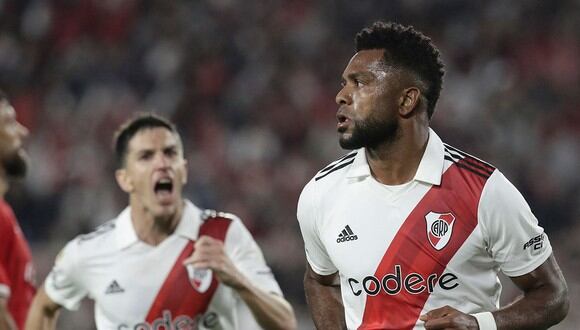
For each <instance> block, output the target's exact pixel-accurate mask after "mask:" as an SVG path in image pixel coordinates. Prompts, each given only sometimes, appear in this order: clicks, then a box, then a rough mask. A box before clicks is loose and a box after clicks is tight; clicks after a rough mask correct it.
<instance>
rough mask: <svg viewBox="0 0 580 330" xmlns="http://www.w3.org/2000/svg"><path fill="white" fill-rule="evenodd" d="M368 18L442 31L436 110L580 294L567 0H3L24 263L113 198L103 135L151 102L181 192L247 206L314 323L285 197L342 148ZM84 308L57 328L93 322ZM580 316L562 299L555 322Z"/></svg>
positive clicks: (572, 34) (3, 79)
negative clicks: (169, 140) (23, 173)
mask: <svg viewBox="0 0 580 330" xmlns="http://www.w3.org/2000/svg"><path fill="white" fill-rule="evenodd" d="M376 19H385V20H396V21H398V22H400V23H403V24H411V25H413V26H415V27H416V28H418V29H419V30H421V31H423V32H424V33H425V34H427V35H428V36H430V37H431V38H432V39H433V40H434V42H435V44H436V45H437V46H438V47H439V48H440V50H441V52H442V54H443V59H444V62H445V64H446V76H445V82H444V86H443V91H442V96H441V99H440V102H439V104H438V107H437V109H436V112H435V115H434V119H433V122H432V126H433V127H434V128H435V130H436V131H437V132H438V133H439V135H440V136H442V138H443V139H444V140H445V141H447V142H448V143H450V144H452V145H455V146H457V147H459V148H462V149H464V150H466V151H468V152H469V153H472V154H474V155H476V156H479V157H481V158H483V159H485V160H487V161H489V162H491V163H492V164H494V165H496V166H497V167H498V168H500V169H501V170H502V171H503V172H504V173H505V174H506V176H507V177H508V178H509V179H510V180H511V181H512V182H513V183H514V184H515V185H516V186H517V187H518V188H519V189H520V190H521V191H522V193H523V194H524V196H525V197H526V199H527V200H528V202H529V203H530V205H531V207H532V210H533V211H534V212H535V214H536V215H537V216H538V218H539V220H540V223H541V224H542V226H544V227H545V228H546V230H547V232H548V233H549V235H550V237H551V240H552V244H553V246H554V247H555V249H556V256H557V258H558V259H559V261H560V263H561V265H562V267H563V268H564V273H565V275H566V277H567V279H568V282H569V285H570V289H571V293H572V295H573V301H574V300H576V301H580V298H579V297H580V274H579V273H578V272H575V269H574V268H576V267H575V266H577V265H578V262H579V260H580V258H579V256H580V248H579V247H578V245H577V244H575V243H576V242H575V239H576V238H577V237H580V175H579V174H578V173H579V170H580V2H578V1H575V0H558V1H501V0H492V1H484V0H477V1H467V0H464V1H459V0H449V1H443V0H438V1H429V0H407V1H404V0H398V1H395V0H392V1H370V0H357V1H346V0H343V1H331V0H321V1H314V0H294V1H282V0H271V1H261V0H245V1H235V0H199V1H185V0H184V1H166V0H139V1H137V0H0V87H1V88H3V89H4V90H6V91H7V93H8V94H9V95H10V98H11V101H12V103H13V105H14V107H15V108H16V111H17V113H18V117H19V119H20V120H21V122H23V123H24V124H25V125H26V126H27V127H28V128H29V129H30V131H31V135H30V137H29V141H28V150H29V153H30V156H31V159H32V162H31V169H30V172H29V176H28V177H27V179H26V180H25V182H23V183H21V184H18V185H17V186H16V187H14V189H13V190H12V191H11V192H10V194H9V196H8V200H9V202H10V203H11V204H12V205H13V206H14V208H15V212H16V214H17V216H18V218H19V220H20V222H21V226H22V227H23V230H24V232H25V234H26V236H27V237H28V238H29V240H30V241H31V244H32V247H33V255H34V258H35V261H36V263H37V265H38V279H39V280H41V279H43V278H44V276H45V275H46V273H47V272H48V271H49V268H50V266H51V265H52V263H53V260H54V257H55V255H56V254H57V253H58V250H59V249H60V248H61V247H62V246H63V244H64V242H66V241H68V240H70V239H71V238H73V237H74V236H75V235H77V234H79V233H86V232H89V231H91V230H92V229H93V228H94V227H95V226H97V225H99V224H101V223H103V222H105V221H107V220H108V219H110V218H112V217H114V216H115V215H116V214H117V213H118V212H119V211H120V210H121V209H122V208H123V207H124V206H125V205H126V203H127V199H126V196H125V194H124V193H122V192H121V190H120V189H119V188H118V187H117V185H116V183H115V181H114V175H113V173H114V170H115V168H114V162H113V158H112V151H111V141H112V135H113V132H114V130H115V129H116V127H117V126H118V125H119V124H120V123H121V122H123V121H124V120H125V119H127V118H128V117H130V116H131V115H132V114H133V113H134V112H137V111H155V112H157V113H160V114H163V115H165V116H167V117H169V118H171V119H173V120H174V121H175V122H176V123H177V126H178V128H179V129H180V132H181V134H182V136H183V138H184V143H185V150H186V157H187V158H188V160H189V170H190V182H189V184H188V186H187V187H186V192H185V195H186V196H187V197H188V198H189V199H191V200H192V201H193V202H194V203H196V204H197V205H199V206H200V207H205V208H214V209H218V210H223V211H228V212H232V213H235V214H237V215H238V216H240V217H241V218H242V219H243V221H244V223H245V224H246V225H247V226H248V228H249V229H250V230H251V231H252V233H253V234H254V236H255V237H256V239H257V241H258V242H259V244H260V246H261V247H262V249H263V251H264V253H265V256H266V258H267V260H268V262H269V264H270V265H271V266H272V268H273V270H274V272H275V274H276V276H277V279H278V280H279V282H280V284H281V286H282V288H283V290H284V291H285V294H286V295H287V297H288V298H289V300H290V301H291V302H292V303H293V304H294V306H295V307H296V309H297V311H298V313H299V315H300V317H301V322H302V323H301V324H302V327H303V328H304V329H309V328H312V325H311V323H309V321H308V319H309V316H308V314H307V310H306V307H305V301H304V294H303V289H302V277H303V270H304V266H305V261H304V252H303V246H302V241H301V238H300V234H299V230H298V226H297V222H296V220H295V210H296V203H297V198H298V195H299V193H300V191H301V189H302V187H303V185H304V184H305V183H306V182H307V181H308V180H309V179H310V178H311V177H312V176H313V175H314V174H315V173H316V171H318V170H319V169H321V168H323V167H324V166H325V165H326V164H328V163H329V162H331V161H332V160H334V159H336V158H337V157H338V156H340V155H341V154H343V153H345V151H343V150H340V148H339V146H338V143H337V138H336V134H335V127H336V124H335V123H336V119H335V117H334V114H335V111H336V108H337V107H336V105H335V103H334V97H335V94H336V92H337V91H338V89H339V83H340V75H341V73H342V70H343V68H344V66H345V65H346V63H347V61H348V60H349V59H350V57H351V56H352V54H353V53H354V42H353V39H354V35H355V33H356V32H357V31H359V30H360V29H361V28H362V27H364V26H366V25H368V24H369V23H371V22H373V21H374V20H376ZM0 239H1V238H0ZM572 306H575V305H574V304H572ZM576 306H577V305H576ZM86 309H87V311H86V312H85V313H80V314H79V313H77V314H78V315H75V316H70V318H68V319H67V317H66V316H65V317H64V318H63V319H62V321H61V323H62V324H63V326H62V329H73V328H74V329H83V326H86V329H91V328H92V327H93V326H92V323H91V322H92V321H90V320H91V319H92V317H91V314H90V313H91V312H90V311H88V310H89V307H87V308H86ZM579 321H580V315H579V311H575V310H574V308H572V309H571V312H570V315H569V316H568V318H567V319H566V321H565V323H564V324H562V325H560V326H558V327H557V329H575V328H576V325H577V322H579Z"/></svg>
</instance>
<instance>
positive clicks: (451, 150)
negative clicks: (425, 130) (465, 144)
mask: <svg viewBox="0 0 580 330" xmlns="http://www.w3.org/2000/svg"><path fill="white" fill-rule="evenodd" d="M443 148H444V158H445V160H446V161H448V162H450V163H451V165H455V166H457V167H458V168H459V169H460V170H462V171H463V172H464V173H466V174H468V175H474V176H478V177H480V178H483V179H485V180H487V179H489V177H490V176H491V175H492V174H493V172H494V171H495V170H496V168H495V166H493V165H491V164H489V163H488V162H486V161H483V160H481V159H479V158H477V157H475V156H472V155H470V154H468V153H466V152H465V151H462V150H460V149H459V148H456V147H453V146H451V145H449V144H447V143H443Z"/></svg>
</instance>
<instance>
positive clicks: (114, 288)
mask: <svg viewBox="0 0 580 330" xmlns="http://www.w3.org/2000/svg"><path fill="white" fill-rule="evenodd" d="M122 292H125V289H123V288H122V287H121V286H120V285H119V283H117V281H116V280H113V282H111V284H109V286H108V287H107V290H105V294H113V293H122Z"/></svg>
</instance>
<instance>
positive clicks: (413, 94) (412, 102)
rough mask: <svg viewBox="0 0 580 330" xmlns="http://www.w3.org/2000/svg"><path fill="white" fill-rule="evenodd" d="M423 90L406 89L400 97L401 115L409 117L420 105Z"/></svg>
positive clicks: (415, 88)
mask: <svg viewBox="0 0 580 330" xmlns="http://www.w3.org/2000/svg"><path fill="white" fill-rule="evenodd" d="M420 98H421V90H419V88H417V87H409V88H405V89H404V90H403V92H402V93H401V96H400V97H399V114H400V115H401V116H403V117H408V116H409V115H410V114H411V113H412V112H413V110H415V108H416V107H417V106H418V105H419V99H420Z"/></svg>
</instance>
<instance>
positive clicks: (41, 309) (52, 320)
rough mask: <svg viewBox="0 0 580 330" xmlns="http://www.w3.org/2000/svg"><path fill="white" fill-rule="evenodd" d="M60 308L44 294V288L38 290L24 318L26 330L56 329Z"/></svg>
mask: <svg viewBox="0 0 580 330" xmlns="http://www.w3.org/2000/svg"><path fill="white" fill-rule="evenodd" d="M60 308H61V306H60V305H59V304H57V303H55V302H54V301H52V299H50V297H49V296H48V295H47V294H46V291H44V287H41V288H39V289H38V292H37V293H36V296H35V297H34V300H33V301H32V305H31V306H30V310H29V312H28V317H27V318H26V325H25V329H26V330H50V329H55V328H56V321H57V319H58V315H59V311H60Z"/></svg>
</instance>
